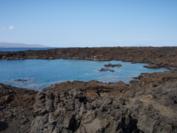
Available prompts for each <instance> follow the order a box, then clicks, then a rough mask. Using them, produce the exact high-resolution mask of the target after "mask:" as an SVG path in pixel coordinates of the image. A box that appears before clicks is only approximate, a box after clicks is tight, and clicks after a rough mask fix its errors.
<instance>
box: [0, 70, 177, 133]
mask: <svg viewBox="0 0 177 133" xmlns="http://www.w3.org/2000/svg"><path fill="white" fill-rule="evenodd" d="M176 95H177V72H175V71H172V72H164V73H153V74H142V75H141V76H139V77H138V78H137V79H136V80H134V81H132V82H131V83H130V84H125V83H123V82H118V83H115V84H106V83H105V84H104V83H101V82H97V81H90V82H79V81H75V82H65V83H60V84H55V85H52V86H50V87H49V88H46V89H45V90H43V91H41V92H34V91H30V90H23V89H17V88H12V87H10V86H5V85H1V88H0V96H1V97H0V103H1V104H0V105H1V106H0V107H1V115H0V116H1V117H0V132H3V133H11V132H12V131H16V132H23V133H24V132H25V133H116V132H117V133H143V132H144V133H167V132H168V133H174V132H177V114H176V112H177V106H176V104H177V97H176Z"/></svg>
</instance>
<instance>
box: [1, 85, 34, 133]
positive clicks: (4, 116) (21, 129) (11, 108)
mask: <svg viewBox="0 0 177 133" xmlns="http://www.w3.org/2000/svg"><path fill="white" fill-rule="evenodd" d="M35 94H36V92H35V91H32V90H24V89H19V88H14V87H11V86H6V85H3V84H0V132H3V133H25V132H29V129H30V125H31V121H32V119H33V114H32V110H33V107H32V106H33V104H34V100H35Z"/></svg>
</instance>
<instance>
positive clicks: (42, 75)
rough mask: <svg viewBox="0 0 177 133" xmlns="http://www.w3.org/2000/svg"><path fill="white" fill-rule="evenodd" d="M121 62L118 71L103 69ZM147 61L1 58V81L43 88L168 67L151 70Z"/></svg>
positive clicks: (125, 77)
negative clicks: (133, 62) (102, 70)
mask: <svg viewBox="0 0 177 133" xmlns="http://www.w3.org/2000/svg"><path fill="white" fill-rule="evenodd" d="M108 63H112V64H121V65H122V67H120V68H118V67H117V68H116V67H115V68H111V69H113V70H114V72H110V71H106V72H100V71H99V69H101V68H103V67H104V65H105V64H108ZM144 65H145V64H142V63H135V64H132V63H130V62H122V61H88V60H64V59H57V60H37V59H36V60H1V61H0V83H6V84H9V85H13V86H17V87H24V88H33V89H41V88H43V87H46V86H48V85H51V84H53V83H57V82H63V81H68V80H69V81H73V80H80V81H89V80H98V81H103V82H116V81H124V82H129V81H130V80H132V79H133V78H134V77H137V76H138V75H140V74H141V73H147V72H148V73H151V72H160V71H164V70H165V69H163V68H161V69H148V68H145V67H144Z"/></svg>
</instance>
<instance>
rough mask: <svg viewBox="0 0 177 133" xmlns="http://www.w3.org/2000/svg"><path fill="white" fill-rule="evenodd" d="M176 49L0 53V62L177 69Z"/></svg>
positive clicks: (91, 49)
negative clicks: (102, 63)
mask: <svg viewBox="0 0 177 133" xmlns="http://www.w3.org/2000/svg"><path fill="white" fill-rule="evenodd" d="M176 53H177V47H105V48H55V49H48V50H28V51H19V52H0V60H15V59H83V60H122V61H130V62H139V63H140V62H141V63H148V64H151V66H154V67H177V62H176V60H177V54H176Z"/></svg>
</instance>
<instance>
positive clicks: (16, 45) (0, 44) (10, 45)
mask: <svg viewBox="0 0 177 133" xmlns="http://www.w3.org/2000/svg"><path fill="white" fill-rule="evenodd" d="M41 47H47V46H44V45H39V44H24V43H8V42H0V48H41Z"/></svg>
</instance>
